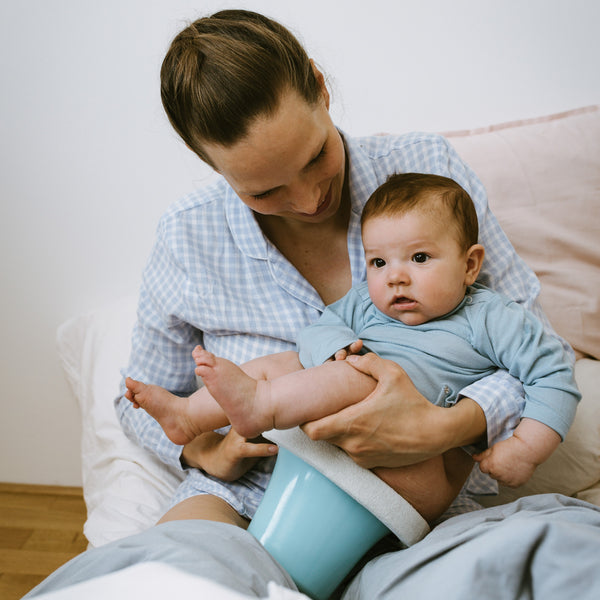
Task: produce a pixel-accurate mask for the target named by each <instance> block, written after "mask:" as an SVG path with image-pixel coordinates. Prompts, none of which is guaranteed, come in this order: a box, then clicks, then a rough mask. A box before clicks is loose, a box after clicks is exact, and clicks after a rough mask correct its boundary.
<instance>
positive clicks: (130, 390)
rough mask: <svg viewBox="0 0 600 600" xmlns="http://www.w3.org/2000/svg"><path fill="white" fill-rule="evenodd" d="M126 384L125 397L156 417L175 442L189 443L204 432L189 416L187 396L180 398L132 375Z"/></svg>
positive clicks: (180, 443) (179, 443)
mask: <svg viewBox="0 0 600 600" xmlns="http://www.w3.org/2000/svg"><path fill="white" fill-rule="evenodd" d="M125 385H126V386H127V391H126V392H125V397H126V398H127V399H128V400H130V401H131V403H132V404H133V405H134V406H135V407H136V408H143V409H144V410H145V411H146V412H147V413H148V414H149V415H151V416H152V417H154V418H155V419H156V420H157V421H158V423H159V425H160V426H161V427H162V428H163V430H164V432H165V433H166V435H167V437H168V438H169V439H170V440H171V441H172V442H174V443H175V444H178V445H184V444H187V443H188V442H191V441H192V440H193V439H194V438H195V437H196V436H197V435H199V434H200V433H202V431H200V430H198V427H197V426H195V425H194V423H192V422H191V420H190V418H189V417H188V414H187V411H188V399H187V398H180V397H179V396H175V394H171V392H169V391H167V390H165V389H164V388H161V387H160V386H158V385H146V384H145V383H142V382H141V381H136V380H135V379H131V377H128V378H127V379H126V380H125Z"/></svg>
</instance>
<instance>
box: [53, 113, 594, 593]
mask: <svg viewBox="0 0 600 600" xmlns="http://www.w3.org/2000/svg"><path fill="white" fill-rule="evenodd" d="M445 135H446V136H447V137H448V138H449V139H450V141H451V142H452V144H453V145H454V146H455V147H456V149H457V150H458V152H459V154H460V155H461V156H462V157H463V158H464V159H465V161H466V162H467V163H468V164H469V165H470V166H471V167H472V168H473V169H474V170H475V172H476V173H477V174H478V175H479V177H480V178H481V180H482V181H483V183H484V185H485V186H486V188H487V191H488V196H489V202H490V206H491V208H492V210H493V212H494V213H495V214H496V216H497V218H498V220H499V221H500V224H501V225H502V227H503V228H504V230H505V231H506V233H507V235H508V237H509V239H510V240H511V241H512V243H513V245H514V246H515V248H516V250H517V252H518V253H519V254H520V255H521V256H522V257H523V258H524V259H525V260H526V261H527V262H528V263H529V264H530V266H531V267H532V268H533V269H534V270H535V271H536V273H537V274H538V277H539V278H540V281H541V284H542V293H541V302H542V305H543V307H544V309H545V311H546V314H547V315H548V317H549V318H550V320H551V322H552V324H553V325H554V327H555V329H556V330H557V331H558V333H559V334H561V335H562V336H563V337H565V338H566V339H567V340H568V341H569V342H570V343H571V345H572V346H573V348H574V350H575V352H576V355H577V362H576V368H575V372H576V379H577V382H578V385H579V387H580V390H581V392H582V395H583V399H582V401H581V403H580V407H579V410H578V413H577V417H576V420H575V423H574V425H573V427H572V428H571V430H570V432H569V435H568V436H567V438H566V439H565V441H564V442H563V443H562V444H561V446H560V448H559V450H558V451H557V452H556V453H555V454H554V455H553V456H552V457H551V459H550V460H549V461H547V463H545V464H544V465H542V467H540V468H539V469H538V470H537V471H536V473H535V475H534V477H533V478H532V480H531V481H530V482H528V484H527V485H525V486H523V487H522V488H519V489H517V490H511V489H501V490H500V494H499V495H498V496H494V497H481V498H480V499H479V500H480V502H481V503H482V504H484V505H485V506H490V507H491V506H492V505H500V506H499V507H498V508H489V509H488V510H489V511H500V512H496V513H494V512H491V513H489V514H502V515H504V516H506V515H507V514H508V513H507V509H506V508H505V507H504V508H503V507H502V505H504V504H505V503H508V502H513V501H517V504H516V506H518V507H524V508H525V509H527V510H530V509H531V510H533V511H534V512H535V510H536V507H546V508H547V509H548V510H553V509H552V507H556V506H561V507H563V508H561V510H567V509H568V510H569V511H571V510H573V511H576V512H577V514H578V515H579V514H580V512H581V511H583V514H585V515H587V517H586V518H581V519H580V518H579V516H577V517H576V520H581V522H583V523H584V524H585V523H586V519H587V518H589V524H588V527H589V531H592V528H593V527H596V529H595V530H593V531H594V534H595V536H597V539H596V540H595V543H598V541H600V521H599V516H598V515H599V514H600V511H598V509H597V508H596V507H599V506H600V362H599V359H600V106H591V107H586V108H580V109H576V110H572V111H568V112H565V113H561V114H555V115H551V116H544V117H540V118H537V119H529V120H523V121H519V122H513V123H506V124H499V125H492V126H490V127H486V128H482V129H478V130H475V131H452V132H446V133H445ZM135 306H136V298H135V297H126V298H122V299H119V300H117V301H115V302H114V303H113V304H111V305H109V306H105V307H102V308H100V309H98V310H96V311H93V312H91V313H88V314H85V315H80V316H76V317H74V318H73V319H71V320H69V321H68V322H66V323H64V324H63V325H61V327H60V328H59V330H58V335H57V339H58V351H59V355H60V358H61V361H62V364H63V367H64V370H65V373H66V375H67V378H68V380H69V382H70V385H71V387H72V389H73V393H74V395H75V397H76V398H77V400H78V403H79V407H80V410H81V419H82V424H83V436H82V460H83V489H84V496H85V501H86V505H87V509H88V516H87V521H86V523H85V528H84V533H85V536H86V537H87V539H88V540H89V544H90V547H91V548H100V547H102V546H104V545H106V544H110V543H114V542H115V541H116V540H122V539H123V538H127V537H128V536H132V535H136V534H141V535H144V532H147V531H148V529H149V528H150V527H151V526H152V525H153V524H154V523H155V522H156V520H157V519H158V518H159V517H160V516H161V514H162V513H163V512H164V511H165V507H166V506H167V505H168V503H169V500H170V497H171V495H172V493H173V491H174V489H175V487H176V486H177V485H178V483H179V482H180V480H181V473H179V472H178V471H175V470H173V469H170V468H169V467H166V466H165V465H163V464H162V463H160V462H159V461H158V460H157V459H155V458H154V457H152V456H150V455H149V454H147V453H146V452H145V451H143V450H141V449H140V448H138V447H137V446H136V445H135V444H133V443H132V442H131V441H130V440H128V439H127V438H126V437H125V435H124V434H123V432H122V431H121V429H120V427H119V424H118V422H117V419H116V416H115V414H114V411H113V404H112V400H113V398H114V396H115V395H116V393H117V387H118V383H119V370H120V368H122V367H123V366H124V365H125V364H126V362H127V357H128V353H129V337H130V333H131V329H132V326H133V323H134V320H135ZM539 494H543V495H542V496H539ZM557 494H558V495H557ZM521 498H523V499H522V500H520V499H521ZM545 503H546V504H545ZM547 503H550V504H547ZM511 506H515V504H514V503H513V504H511ZM511 510H512V509H511ZM509 512H510V511H509ZM485 514H488V512H487V511H481V514H480V515H477V516H475V517H473V516H468V515H467V516H465V517H466V519H464V518H462V517H458V518H455V519H451V520H450V521H449V523H450V525H447V524H446V525H445V526H444V527H445V531H446V532H447V531H448V527H453V526H456V527H458V528H459V529H460V532H461V533H460V535H465V532H466V531H471V532H472V531H474V530H475V529H476V524H475V521H469V519H475V520H477V519H481V515H485ZM461 519H462V520H461ZM461 523H462V525H461ZM477 523H479V524H481V521H477ZM521 531H522V529H521ZM435 533H436V532H435V531H434V532H433V534H431V535H434V534H435ZM534 540H535V543H539V540H538V538H535V537H532V538H531V542H532V544H534ZM524 545H525V546H526V545H527V544H526V543H525V542H524ZM532 547H533V546H532ZM422 560H423V559H422ZM133 562H134V561H133ZM425 562H426V561H425ZM149 565H150V566H149ZM449 568H450V569H451V570H450V572H452V568H453V567H451V566H450V567H449ZM471 576H472V577H476V575H475V574H474V572H473V574H471ZM131 577H133V578H135V580H136V581H138V582H140V581H144V582H145V583H144V589H146V588H147V590H146V591H145V592H144V593H145V595H146V597H149V598H152V597H155V596H154V595H156V597H158V590H159V589H162V588H161V585H163V583H162V582H164V581H165V578H166V580H167V581H170V587H168V589H169V590H170V592H169V593H173V592H175V593H177V591H183V592H184V593H185V591H189V590H192V589H194V590H195V591H196V592H197V591H198V590H201V589H205V588H203V587H202V586H207V587H206V589H205V592H206V594H205V595H206V596H207V597H223V598H228V597H231V598H238V597H239V598H241V597H248V596H247V595H245V594H243V593H242V592H240V591H235V590H233V589H232V588H231V587H230V586H229V585H225V586H224V587H221V584H219V583H218V582H211V581H207V580H206V579H204V578H201V577H197V576H195V575H194V574H193V573H190V572H189V570H188V572H186V573H184V572H182V571H180V570H179V569H176V568H173V566H169V565H166V564H164V562H163V561H159V562H158V563H155V562H152V561H151V560H148V559H145V560H144V561H141V564H134V565H132V566H131V567H130V568H129V569H125V570H119V571H118V572H116V573H113V574H110V575H108V574H107V575H105V576H104V578H103V581H102V585H101V586H97V587H96V588H94V586H93V582H92V583H90V582H82V583H79V584H78V585H79V586H87V587H86V588H85V593H83V590H82V589H81V588H76V587H75V588H71V589H70V590H69V589H68V588H67V589H65V590H64V591H61V592H53V593H51V594H50V595H48V598H51V597H55V594H58V595H56V598H70V597H71V596H69V595H68V594H69V593H72V594H73V595H72V597H87V598H94V597H95V596H94V594H95V593H97V594H98V597H100V594H101V593H102V594H105V593H106V591H107V590H113V589H114V590H115V591H114V592H111V594H112V596H113V597H115V596H116V597H120V596H121V595H122V596H123V597H125V590H126V589H127V585H128V581H131V579H130V578H131ZM94 581H95V580H94ZM226 583H227V582H226ZM362 583H364V582H362ZM362 583H361V582H360V581H359V582H358V583H356V585H355V588H356V590H359V588H360V585H361V584H362ZM472 583H473V580H472V581H471V585H472ZM467 584H468V581H467V583H466V584H465V585H467ZM111 586H112V587H111ZM189 586H191V587H189ZM211 586H213V587H211ZM215 586H216V587H215ZM286 587H287V582H286V580H285V575H283V579H281V578H279V579H277V577H274V578H273V581H272V582H271V584H269V586H268V588H267V589H266V590H265V589H263V590H262V592H261V593H260V594H256V595H257V596H261V597H270V598H288V597H289V598H292V597H302V596H301V595H300V594H298V593H297V592H293V591H290V590H288V589H286ZM407 589H408V588H407ZM98 590H100V591H98ZM102 590H104V592H102ZM119 590H120V592H119ZM211 590H212V591H211ZM137 591H138V592H139V591H140V589H139V585H138V590H137ZM356 593H358V591H357V592H356ZM507 593H508V592H507ZM153 594H154V595H153ZM163 596H164V593H161V594H160V597H163ZM103 597H105V595H103ZM381 597H382V598H383V597H384V594H383V593H382V595H381ZM406 597H414V596H411V595H410V594H409V595H407V596H406ZM457 597H460V596H457ZM506 597H507V598H508V597H512V596H508V595H507V596H506ZM540 597H542V596H540ZM545 597H548V596H545ZM563 597H564V596H563ZM571 597H575V596H571Z"/></svg>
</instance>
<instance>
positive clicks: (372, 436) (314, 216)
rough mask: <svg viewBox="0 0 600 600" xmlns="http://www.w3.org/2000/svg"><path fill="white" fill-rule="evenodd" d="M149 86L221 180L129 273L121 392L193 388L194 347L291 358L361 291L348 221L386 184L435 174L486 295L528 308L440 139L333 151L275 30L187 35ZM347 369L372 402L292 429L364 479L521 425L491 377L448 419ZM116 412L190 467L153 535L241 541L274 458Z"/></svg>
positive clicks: (311, 91)
mask: <svg viewBox="0 0 600 600" xmlns="http://www.w3.org/2000/svg"><path fill="white" fill-rule="evenodd" d="M161 81H162V88H161V92H162V99H163V104H164V107H165V110H166V112H167V114H168V116H169V119H170V121H171V123H172V125H173V127H174V128H175V129H176V131H177V132H178V133H179V135H180V136H181V137H182V139H183V140H184V141H185V143H186V144H187V146H188V147H189V148H190V149H191V150H192V151H193V152H195V153H196V154H197V155H198V156H199V157H200V158H201V159H202V160H204V161H205V162H207V163H208V164H209V165H211V166H212V167H213V168H214V169H215V171H217V172H218V173H219V174H220V175H221V178H220V179H219V180H218V181H217V182H216V183H215V184H213V185H212V186H209V187H207V188H205V189H202V190H199V191H197V192H195V193H193V194H191V195H190V196H188V197H187V198H185V199H184V200H183V201H182V202H180V203H179V204H177V205H175V206H174V207H172V208H171V210H170V211H169V212H168V213H167V214H166V215H165V216H164V218H163V219H162V221H161V224H160V226H159V230H158V238H157V241H156V244H155V247H154V249H153V252H152V255H151V257H150V260H149V262H148V265H147V267H146V270H145V273H144V280H143V284H142V290H141V295H140V310H139V319H138V323H137V326H136V329H135V332H134V336H133V346H132V354H131V362H130V365H129V368H128V370H127V374H128V375H129V376H130V377H132V378H134V379H138V380H141V381H144V382H147V383H155V384H158V385H161V386H162V387H165V388H167V389H169V390H171V391H173V392H175V393H178V394H188V393H190V392H191V391H193V389H195V387H196V385H197V384H196V380H195V377H194V374H193V373H194V363H193V360H192V357H191V351H192V349H193V347H194V346H195V345H196V344H198V343H201V344H203V345H204V346H205V347H206V349H208V350H210V351H211V352H214V353H215V354H217V355H220V356H224V357H226V358H229V359H230V360H233V361H234V362H238V363H240V362H244V361H247V360H249V359H251V358H254V357H255V356H258V355H263V354H267V353H272V352H277V351H282V350H287V349H293V348H294V342H295V339H296V333H297V331H298V330H299V329H300V328H302V327H303V326H305V325H307V324H309V323H311V322H313V321H315V320H316V319H317V317H318V316H319V314H320V313H321V312H322V310H323V309H324V307H325V305H326V304H329V303H331V302H333V301H335V300H338V299H339V298H341V297H342V296H343V295H344V294H345V293H346V292H347V291H348V290H349V288H350V287H351V285H352V284H353V283H358V282H359V281H362V280H363V279H364V277H365V266H364V259H363V256H362V247H361V241H360V226H359V217H360V212H361V209H362V206H363V204H364V203H365V202H366V200H367V198H368V196H369V195H370V193H371V192H372V191H373V190H374V189H375V188H376V187H377V186H378V185H379V184H380V183H382V182H383V181H384V180H385V179H386V178H387V176H388V175H389V174H391V173H392V172H396V171H432V172H436V173H438V174H442V175H447V176H449V177H452V178H453V179H456V180H457V181H458V182H459V183H460V184H461V185H463V187H464V188H465V189H467V190H468V191H469V192H470V194H471V196H472V197H473V199H474V201H475V203H476V206H477V211H478V218H479V220H480V231H481V242H482V243H483V244H485V246H486V248H489V254H488V258H487V262H486V265H485V267H484V270H485V275H484V280H485V281H486V283H488V285H490V286H491V287H494V288H496V289H499V290H500V291H503V292H504V293H506V294H508V295H510V296H511V297H513V298H514V299H516V300H518V301H520V302H525V303H526V304H528V305H529V306H532V305H533V304H534V302H535V295H536V293H537V290H538V289H539V285H538V283H537V280H536V279H535V276H534V275H533V274H532V273H531V271H530V270H529V269H528V268H527V267H526V266H525V265H524V263H523V262H522V261H520V260H519V258H518V257H517V256H516V254H515V252H514V250H513V249H512V247H511V245H510V243H509V242H508V240H507V239H506V237H505V236H504V234H503V233H502V231H501V230H500V228H499V226H498V224H497V222H496V220H495V218H494V217H493V216H492V215H491V214H490V213H489V211H488V209H487V204H486V198H485V192H484V190H483V187H482V185H481V183H480V182H479V181H478V180H477V178H476V177H475V175H474V174H473V173H472V172H471V171H470V170H469V169H468V167H466V166H465V165H464V164H463V163H462V162H461V160H460V159H459V158H458V156H457V155H456V154H455V153H454V152H453V150H452V149H451V148H450V147H449V145H448V144H447V143H446V141H445V140H443V139H442V138H440V137H438V136H431V135H412V136H402V137H389V138H383V137H375V138H363V139H360V140H354V139H351V138H349V137H346V136H343V134H341V133H340V132H339V131H338V130H337V129H336V127H335V126H334V124H333V122H332V120H331V118H330V115H329V111H328V109H329V93H328V91H327V87H326V85H325V81H324V77H323V74H322V73H321V72H320V71H319V70H318V68H317V67H316V66H315V64H314V63H313V62H312V61H311V60H310V59H309V58H308V56H307V55H306V53H305V51H304V50H303V48H302V47H301V46H300V44H299V43H298V42H297V40H296V39H295V38H294V37H293V36H292V35H291V34H290V33H289V32H288V31H287V30H286V29H284V28H283V27H282V26H280V25H278V24H277V23H275V22H273V21H270V20H268V19H266V18H265V17H263V16H261V15H257V14H255V13H249V12H245V11H223V12H220V13H217V14H216V15H214V16H212V17H210V18H205V19H200V20H198V21H197V22H195V23H193V24H192V25H190V26H189V27H188V28H186V29H185V30H184V31H182V32H181V33H180V34H179V35H178V36H177V37H176V38H175V40H174V41H173V43H172V45H171V48H170V49H169V51H168V53H167V56H166V58H165V60H164V63H163V66H162V71H161ZM359 368H360V369H362V370H364V372H365V373H367V374H369V375H373V376H374V377H375V378H376V379H378V380H379V386H378V389H377V390H376V392H375V393H374V394H373V395H372V397H370V398H369V399H368V401H366V402H364V403H361V404H359V405H356V406H355V407H351V408H348V409H346V410H345V411H342V413H339V414H338V415H335V416H333V417H329V418H327V419H323V420H322V421H319V422H315V423H310V424H307V425H306V426H305V431H306V432H307V433H308V434H309V435H310V436H311V437H313V438H315V439H327V440H329V441H331V442H333V443H335V444H337V445H339V446H341V447H342V448H343V449H344V450H346V451H347V452H348V453H349V454H350V456H352V457H353V458H354V459H355V460H356V461H357V462H358V463H359V464H361V465H362V466H365V467H368V468H371V467H376V466H387V467H396V466H400V465H405V464H410V463H415V462H417V461H419V460H421V459H423V458H425V457H428V456H433V455H439V454H442V453H443V452H445V451H447V450H449V449H451V448H455V447H458V446H463V445H466V444H471V443H475V442H477V441H483V442H484V443H485V442H487V441H488V440H490V441H492V440H493V439H494V437H495V436H496V435H497V433H498V430H499V429H501V428H502V427H503V425H504V424H503V423H502V422H499V419H498V415H500V416H502V417H504V416H505V415H509V416H511V415H518V414H519V412H520V402H521V401H522V399H521V397H520V390H519V386H518V384H516V382H512V381H511V380H510V378H507V377H506V376H505V375H503V374H501V375H498V376H494V377H493V378H492V380H491V381H484V382H483V383H482V384H480V385H477V386H474V387H473V388H472V389H469V390H465V391H463V394H464V395H465V396H466V398H465V399H464V400H462V401H461V402H459V403H457V404H456V406H454V407H453V408H451V409H450V410H447V409H444V408H442V407H436V406H432V405H431V404H430V403H429V402H427V401H426V400H425V398H423V397H422V396H421V395H420V394H418V393H417V391H416V389H415V388H414V386H413V385H412V383H411V382H410V381H409V380H408V379H407V377H406V376H405V375H404V374H403V372H402V370H401V369H398V368H396V367H395V366H393V365H391V364H389V363H386V362H384V361H381V360H378V359H377V358H376V357H373V356H369V357H365V358H363V359H362V362H361V363H360V364H359ZM471 398H473V400H472V399H471ZM507 406H508V407H509V408H507ZM118 413H119V416H120V419H121V423H122V425H123V427H124V428H125V430H126V431H127V432H128V434H129V435H130V436H132V437H134V438H135V439H136V440H137V441H138V442H139V443H140V444H141V445H143V446H144V447H146V448H148V449H149V450H150V451H152V452H154V453H156V454H157V455H158V456H159V457H160V458H161V459H162V460H164V461H165V462H168V463H170V464H175V465H179V464H180V461H181V462H182V463H183V464H184V465H185V466H186V467H194V468H192V469H189V470H188V475H187V477H186V480H185V481H184V483H183V484H182V485H181V487H180V488H179V490H178V492H177V494H176V496H175V498H174V501H173V505H172V507H171V509H170V510H169V511H168V512H167V514H166V515H165V516H164V517H163V519H162V520H163V521H168V520H172V519H189V518H206V519H210V520H218V521H225V522H232V523H235V524H238V525H240V526H245V525H246V524H247V520H248V519H251V518H252V516H253V513H254V510H255V509H256V506H257V505H258V503H259V501H260V498H261V496H262V492H263V490H264V486H265V485H266V482H267V480H268V472H269V471H270V468H271V465H270V464H265V463H264V461H261V462H258V463H256V459H257V458H259V457H266V456H271V455H272V454H273V453H274V451H275V450H274V448H273V447H272V446H271V445H269V444H262V443H258V444H253V443H249V442H247V441H246V440H243V439H240V438H239V437H238V436H236V435H235V434H234V433H230V434H229V435H222V434H219V433H214V434H207V435H204V436H201V437H199V438H197V439H196V440H194V441H193V442H192V443H190V444H188V445H187V446H185V447H184V448H183V449H182V448H181V447H178V446H175V445H173V444H172V443H171V442H169V441H168V440H167V439H166V438H165V436H164V434H163V433H162V431H161V430H160V427H158V425H157V424H155V423H154V422H153V421H152V419H150V418H149V417H148V416H147V415H145V414H144V413H143V412H142V411H135V410H133V409H132V408H131V405H130V403H129V401H127V400H123V399H121V400H120V401H119V402H118ZM486 422H487V429H488V431H487V439H486V435H485V434H486ZM198 468H200V469H202V470H199V469H198ZM208 473H210V474H211V476H207V474H208ZM223 480H225V481H223ZM456 491H457V492H458V490H456Z"/></svg>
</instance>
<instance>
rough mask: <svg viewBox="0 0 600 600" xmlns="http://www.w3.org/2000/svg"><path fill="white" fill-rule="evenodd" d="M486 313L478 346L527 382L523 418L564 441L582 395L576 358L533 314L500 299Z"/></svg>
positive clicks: (478, 334)
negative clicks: (540, 423)
mask: <svg viewBox="0 0 600 600" xmlns="http://www.w3.org/2000/svg"><path fill="white" fill-rule="evenodd" d="M480 314H481V317H482V323H481V325H479V326H477V327H476V328H475V331H476V338H475V339H476V345H477V346H478V347H479V348H480V349H481V351H482V352H483V353H485V354H486V355H487V356H489V357H490V359H491V360H492V361H493V362H494V363H495V364H496V365H497V366H498V367H499V368H502V369H506V371H508V373H509V374H510V375H512V376H513V377H515V378H516V379H518V380H519V381H521V382H522V384H523V390H524V393H525V407H524V410H523V412H522V415H521V416H522V417H528V418H531V419H535V420H536V421H540V422H542V423H544V424H545V425H547V426H548V427H551V428H552V429H554V431H556V432H557V433H558V434H559V435H560V436H561V438H563V439H564V437H565V435H566V434H567V431H568V430H569V427H570V426H571V424H572V422H573V419H574V417H575V411H576V410H577V404H578V402H579V400H580V399H581V394H580V393H579V390H578V389H577V386H576V384H575V379H574V375H573V367H572V362H571V360H570V357H569V356H568V355H567V353H566V352H565V351H564V349H563V347H562V345H561V343H560V342H559V340H558V339H556V338H555V337H553V336H551V335H549V334H548V333H547V332H546V331H545V330H544V326H543V324H542V323H541V322H540V321H539V320H538V319H537V318H536V317H535V316H534V315H532V314H531V313H530V312H529V311H527V310H526V309H524V308H523V307H522V306H520V305H518V304H517V303H515V302H508V301H507V302H505V301H504V300H503V299H502V298H500V297H499V296H494V299H493V300H492V301H491V302H490V303H489V304H488V306H487V309H486V310H482V311H481V313H480Z"/></svg>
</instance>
